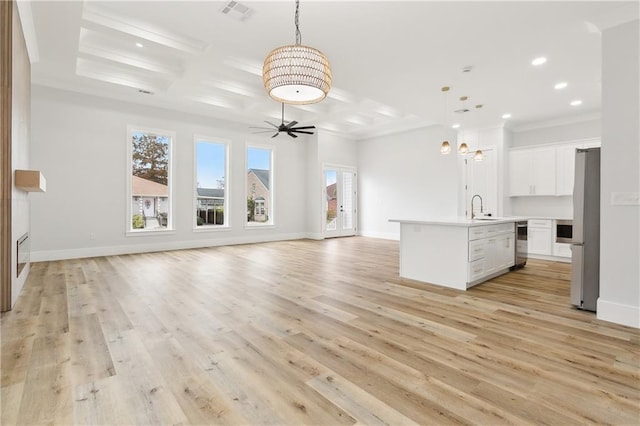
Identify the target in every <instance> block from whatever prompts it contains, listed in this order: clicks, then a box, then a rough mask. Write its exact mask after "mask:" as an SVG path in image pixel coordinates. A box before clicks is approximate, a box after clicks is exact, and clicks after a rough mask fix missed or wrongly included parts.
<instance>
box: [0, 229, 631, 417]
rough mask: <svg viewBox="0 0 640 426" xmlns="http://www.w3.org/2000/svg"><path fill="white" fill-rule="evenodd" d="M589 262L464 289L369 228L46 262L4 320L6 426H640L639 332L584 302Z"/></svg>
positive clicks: (530, 269) (536, 267)
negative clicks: (410, 265) (416, 266)
mask: <svg viewBox="0 0 640 426" xmlns="http://www.w3.org/2000/svg"><path fill="white" fill-rule="evenodd" d="M569 274H570V265H568V264H563V263H554V262H548V261H537V260H529V262H528V264H527V266H526V268H524V269H523V270H520V271H516V272H512V273H509V274H507V275H503V276H501V277H498V278H496V279H493V280H491V281H490V282H487V283H484V284H482V285H479V286H476V287H474V288H473V289H471V290H469V291H467V292H460V291H457V290H450V289H445V288H441V287H437V286H431V285H428V284H423V283H418V282H416V281H410V280H405V279H400V278H399V277H398V243H397V242H394V241H385V240H377V239H369V238H362V237H354V238H345V239H333V240H325V241H309V240H299V241H285V242H275V243H265V244H248V245H238V246H226V247H216V248H206V249H195V250H182V251H174V252H162V253H149V254H137V255H125V256H111V257H98V258H91V259H78V260H68V261H58V262H44V263H36V264H33V265H32V272H31V274H30V276H29V279H28V281H27V283H26V285H25V288H24V290H23V292H22V294H21V296H20V298H19V300H18V302H17V305H16V306H15V309H14V310H13V311H11V312H9V313H6V314H3V315H2V336H1V337H2V379H1V395H0V396H1V397H2V414H1V419H0V420H1V423H2V424H3V425H11V424H22V425H35V424H60V425H67V424H79V425H84V424H101V425H127V424H153V425H159V424H171V425H178V424H180V425H187V424H193V425H205V424H232V425H249V424H251V425H257V424H278V425H283V424H290V425H299V424H314V425H352V424H371V425H374V424H389V425H405V424H407V425H409V424H429V425H436V424H447V425H449V424H484V425H496V424H516V425H526V424H556V425H567V424H615V425H637V424H640V355H639V354H640V351H639V349H640V337H639V332H638V330H637V329H632V328H628V327H623V326H618V325H615V324H611V323H606V322H603V321H599V320H597V319H596V318H595V315H594V314H592V313H589V312H583V311H579V310H576V309H573V308H571V307H570V305H569V281H568V280H569Z"/></svg>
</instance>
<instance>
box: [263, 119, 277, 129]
mask: <svg viewBox="0 0 640 426" xmlns="http://www.w3.org/2000/svg"><path fill="white" fill-rule="evenodd" d="M264 122H265V123H267V124H270V125H272V126H273V127H275V128H276V129H277V128H278V126H276V125H275V124H273V123H272V122H270V121H267V120H264Z"/></svg>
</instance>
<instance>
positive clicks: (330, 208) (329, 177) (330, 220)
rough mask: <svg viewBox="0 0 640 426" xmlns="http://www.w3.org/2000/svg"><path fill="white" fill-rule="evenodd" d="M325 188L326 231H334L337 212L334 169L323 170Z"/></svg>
mask: <svg viewBox="0 0 640 426" xmlns="http://www.w3.org/2000/svg"><path fill="white" fill-rule="evenodd" d="M324 176H325V182H324V183H325V188H326V194H327V199H326V203H327V205H326V211H327V231H335V230H336V226H337V225H336V223H337V220H336V216H337V212H338V197H337V187H336V184H337V182H336V178H337V172H336V171H335V170H326V171H325V175H324Z"/></svg>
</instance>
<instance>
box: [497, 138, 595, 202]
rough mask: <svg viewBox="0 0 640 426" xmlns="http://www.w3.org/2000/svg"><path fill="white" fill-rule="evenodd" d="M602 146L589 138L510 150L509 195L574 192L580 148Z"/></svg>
mask: <svg viewBox="0 0 640 426" xmlns="http://www.w3.org/2000/svg"><path fill="white" fill-rule="evenodd" d="M596 146H600V140H599V139H588V140H583V141H579V142H572V143H564V144H560V145H551V146H550V145H546V146H544V147H538V148H518V149H513V150H511V152H509V182H510V188H509V195H510V196H512V197H520V196H529V195H573V180H574V174H575V162H576V149H578V148H591V147H596Z"/></svg>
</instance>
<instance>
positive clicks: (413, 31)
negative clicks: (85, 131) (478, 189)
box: [31, 0, 638, 138]
mask: <svg viewBox="0 0 640 426" xmlns="http://www.w3.org/2000/svg"><path fill="white" fill-rule="evenodd" d="M227 3H228V2H219V1H207V2H205V1H200V2H187V1H177V2H169V1H141V2H131V1H113V2H102V1H69V2H58V1H53V2H52V1H42V2H38V1H32V2H31V10H32V15H33V23H34V27H35V34H36V41H37V50H38V52H39V60H38V61H37V62H36V63H34V64H33V68H32V70H33V73H32V82H33V83H34V84H40V85H45V86H52V87H57V88H62V89H68V90H73V91H78V92H83V93H89V94H93V95H99V96H105V97H109V98H115V99H122V100H127V101H130V102H136V103H141V104H147V105H155V106H159V107H163V108H169V109H175V110H179V111H183V112H189V113H195V114H199V115H204V116H209V117H216V118H220V119H224V120H230V121H234V122H237V123H241V124H242V125H247V126H249V125H261V122H262V120H271V121H274V120H276V121H277V120H278V119H279V118H280V105H279V104H277V103H276V102H274V101H272V100H271V99H270V98H269V97H268V96H267V94H266V93H265V90H264V88H263V86H262V78H261V69H262V62H263V60H264V58H265V57H266V55H267V54H268V52H269V51H270V50H271V49H273V48H275V47H277V46H280V45H284V44H293V43H294V41H295V38H294V35H295V34H294V22H293V17H294V10H295V2H294V0H287V1H243V2H241V4H242V5H246V6H248V7H249V8H250V9H251V11H252V12H251V14H250V16H249V17H247V18H246V19H244V20H239V19H235V18H233V17H232V16H229V15H224V14H222V13H221V10H222V9H223V8H224V6H225V4H227ZM230 15H233V11H232V12H231V14H230ZM633 18H635V19H637V18H638V2H637V1H629V2H613V1H602V2H594V1H584V2H576V1H573V2H539V1H534V2H516V1H514V2H458V1H447V2H429V1H410V2H400V1H333V2H332V1H319V0H315V1H314V0H301V4H300V29H301V31H302V43H303V44H307V45H310V46H313V47H316V48H318V49H320V50H322V51H323V52H324V53H325V54H326V55H327V56H328V58H329V60H330V61H331V64H332V71H333V87H332V90H331V92H330V94H329V97H328V98H327V99H325V100H324V101H322V102H320V103H318V104H314V105H307V106H299V107H298V106H287V109H286V116H287V119H295V120H297V121H299V122H301V123H303V124H315V125H316V126H318V127H320V128H325V129H329V130H334V131H339V132H342V133H344V134H346V135H348V136H350V137H354V138H362V137H369V136H373V135H377V134H383V133H389V132H394V131H398V130H401V129H406V128H415V127H420V126H424V125H429V124H433V123H440V124H446V125H451V124H453V123H454V122H459V123H462V125H463V127H467V128H469V127H477V126H487V125H497V124H500V123H502V122H503V121H504V120H503V119H502V118H501V116H502V114H503V113H506V112H509V113H511V114H512V118H511V119H509V120H508V123H507V125H508V126H512V127H518V126H520V127H522V126H526V125H529V124H530V123H534V122H541V121H549V120H567V121H570V120H576V119H579V118H580V117H585V116H593V115H597V114H598V113H599V111H600V97H601V96H600V88H601V87H600V86H601V83H600V82H601V54H600V49H601V34H600V29H602V28H604V27H606V26H607V25H610V24H611V23H614V22H617V21H621V20H630V19H633ZM136 43H141V44H143V47H141V48H140V47H137V46H136ZM538 56H545V57H547V58H548V61H547V63H546V64H544V65H542V66H539V67H533V66H532V65H531V61H532V60H533V59H534V58H536V57H538ZM466 66H472V67H473V69H472V71H471V72H469V73H463V72H462V68H464V67H466ZM559 81H566V82H567V83H568V87H567V88H566V89H564V90H554V88H553V86H554V84H555V83H557V82H559ZM444 85H449V86H451V91H450V92H449V94H448V95H447V96H446V99H445V96H444V95H443V93H442V92H441V90H440V88H441V87H442V86H444ZM140 89H141V90H146V91H149V92H152V94H143V93H140V92H139V90H140ZM462 95H466V96H469V100H468V101H467V102H466V104H464V103H462V102H460V101H459V97H460V96H462ZM574 99H580V100H582V101H583V103H582V105H580V106H578V107H572V106H570V105H569V102H570V101H572V100H574ZM445 102H446V104H447V112H446V114H445ZM476 104H483V105H484V106H483V108H481V109H476V108H474V106H475V105H476ZM463 106H466V107H467V108H469V109H470V112H468V113H465V114H458V113H454V112H453V110H456V109H460V108H461V107H463ZM247 131H248V132H249V131H250V130H249V129H248V128H247ZM265 137H269V135H265Z"/></svg>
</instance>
